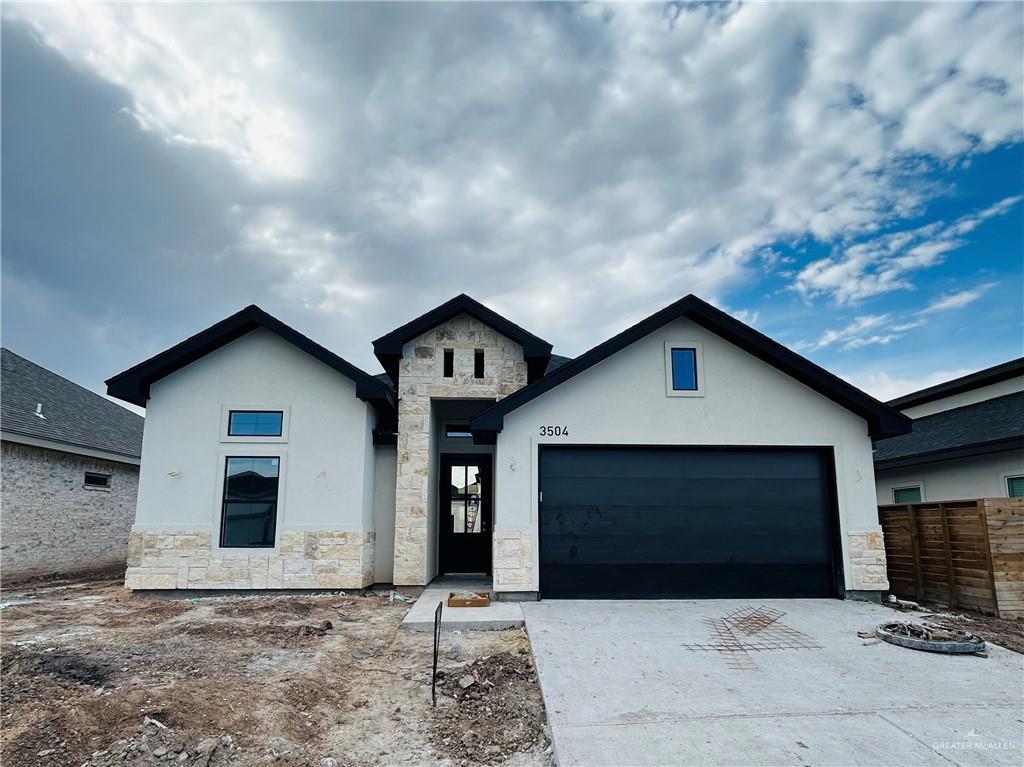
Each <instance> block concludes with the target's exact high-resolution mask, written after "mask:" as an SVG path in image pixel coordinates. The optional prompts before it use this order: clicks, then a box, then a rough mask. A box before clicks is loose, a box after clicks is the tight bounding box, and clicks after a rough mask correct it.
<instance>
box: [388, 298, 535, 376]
mask: <svg viewBox="0 0 1024 767" xmlns="http://www.w3.org/2000/svg"><path fill="white" fill-rule="evenodd" d="M460 314H468V315H469V316H471V317H475V318H476V319H478V320H480V322H482V323H484V324H485V325H488V326H490V327H492V328H494V329H495V330H497V331H498V332H499V333H501V334H502V335H503V336H505V337H506V338H511V339H512V340H513V341H515V342H516V343H518V344H519V345H520V346H522V347H523V358H524V359H525V360H526V367H527V378H528V380H529V381H535V380H536V379H538V378H540V377H541V376H542V375H544V371H545V370H546V369H547V367H548V362H549V361H550V359H551V344H549V343H548V342H547V341H545V340H544V339H543V338H538V337H537V336H535V335H534V334H533V333H530V332H529V331H527V330H524V329H523V328H521V327H519V326H518V325H516V324H515V323H514V322H511V321H510V320H507V319H505V318H504V317H502V316H501V315H500V314H498V313H497V312H495V311H492V310H491V309H488V308H487V307H486V306H484V305H483V304H481V303H480V302H479V301H475V300H474V299H472V298H470V297H469V296H467V295H466V294H465V293H460V294H459V295H457V296H455V298H453V299H451V300H450V301H445V302H444V303H443V304H441V305H440V306H438V307H436V308H434V309H431V310H430V311H429V312H427V313H426V314H422V315H420V316H419V317H417V318H416V319H414V320H410V321H409V322H407V323H405V324H404V325H402V326H401V327H399V328H395V329H394V330H392V331H391V332H390V333H387V334H385V335H383V336H381V337H380V338H378V339H377V340H376V341H374V342H373V353H374V354H375V355H377V359H379V360H380V364H381V365H383V366H384V370H385V372H387V374H388V376H389V377H390V378H391V380H392V381H393V382H395V383H396V384H397V383H398V361H399V360H400V359H401V358H402V347H403V346H405V344H407V343H408V342H409V341H411V340H412V339H414V338H416V337H417V336H421V335H423V334H424V333H426V332H427V331H429V330H433V329H434V328H436V327H437V326H438V325H441V324H443V323H445V322H447V321H448V320H450V319H452V318H453V317H457V316H458V315H460Z"/></svg>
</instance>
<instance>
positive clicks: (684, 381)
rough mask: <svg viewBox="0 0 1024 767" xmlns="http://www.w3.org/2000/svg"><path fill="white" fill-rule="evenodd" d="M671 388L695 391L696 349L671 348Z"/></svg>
mask: <svg viewBox="0 0 1024 767" xmlns="http://www.w3.org/2000/svg"><path fill="white" fill-rule="evenodd" d="M672 389H673V390H674V391H697V350H696V349H673V350H672Z"/></svg>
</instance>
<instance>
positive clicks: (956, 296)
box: [921, 282, 996, 314]
mask: <svg viewBox="0 0 1024 767" xmlns="http://www.w3.org/2000/svg"><path fill="white" fill-rule="evenodd" d="M995 286H996V283H994V282H987V283H985V284H984V285H979V286H978V287H976V288H970V289H969V290H961V291H958V292H956V293H948V294H946V295H944V296H939V297H938V298H936V299H935V300H934V301H932V302H931V303H930V304H928V306H926V307H925V308H924V309H923V310H921V314H934V313H936V312H947V311H950V310H952V309H963V308H964V307H965V306H970V305H971V304H973V303H974V302H975V301H977V300H978V299H979V298H981V297H982V296H984V295H985V294H986V293H988V291H990V290H991V289H992V288H994V287H995Z"/></svg>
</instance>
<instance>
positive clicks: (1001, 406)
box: [875, 392, 1024, 463]
mask: <svg viewBox="0 0 1024 767" xmlns="http://www.w3.org/2000/svg"><path fill="white" fill-rule="evenodd" d="M1019 437H1024V392H1020V393H1017V394H1007V395H1005V396H1003V397H995V398H994V399H989V400H985V401H984V402H977V403H975V404H973V405H965V406H964V407H958V408H954V409H952V410H944V411H942V412H941V413H935V414H934V415H928V416H925V417H923V418H915V419H914V430H913V431H912V432H911V433H910V434H904V435H903V436H900V437H890V438H889V439H886V440H883V441H881V442H879V443H878V444H877V445H876V447H875V463H879V462H880V461H889V460H893V459H896V458H908V457H910V456H915V455H922V454H926V453H935V452H938V451H944V450H954V449H957V448H964V447H970V446H973V445H981V444H984V443H987V442H995V441H997V440H1010V439H1013V438H1019Z"/></svg>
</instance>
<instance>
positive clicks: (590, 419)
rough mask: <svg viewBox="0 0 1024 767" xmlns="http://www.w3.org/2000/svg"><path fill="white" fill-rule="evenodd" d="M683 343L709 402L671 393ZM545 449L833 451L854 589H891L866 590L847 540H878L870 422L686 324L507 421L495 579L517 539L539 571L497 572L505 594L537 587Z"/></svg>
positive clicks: (499, 476)
mask: <svg viewBox="0 0 1024 767" xmlns="http://www.w3.org/2000/svg"><path fill="white" fill-rule="evenodd" d="M681 340H688V341H698V342H700V343H701V344H702V347H701V348H702V350H703V354H702V357H703V380H704V385H703V396H698V397H694V396H690V397H673V396H668V394H667V392H666V357H665V342H666V341H672V342H675V341H681ZM542 426H562V427H565V428H567V429H568V433H569V436H562V437H541V436H540V429H541V427H542ZM545 444H550V445H588V444H590V445H747V446H788V447H830V448H832V449H833V450H834V455H835V472H836V482H837V495H838V506H839V523H840V532H841V535H840V538H841V541H842V547H843V556H844V560H845V561H844V567H843V571H844V577H845V579H846V588H847V589H851V590H853V589H865V588H875V589H878V588H884V587H885V586H884V584H883V585H873V586H865V584H863V583H859V582H857V581H856V579H855V578H854V577H853V576H854V573H853V570H854V568H852V567H851V562H850V550H849V536H850V535H852V534H856V535H861V534H865V533H875V532H878V531H879V526H878V515H877V510H876V506H875V487H874V470H873V464H872V455H871V439H870V437H869V436H868V431H867V424H866V422H865V421H864V420H863V419H862V418H860V417H859V416H857V415H855V414H853V413H851V412H850V411H848V410H846V409H845V408H843V407H841V406H840V405H838V404H836V403H835V402H833V401H832V400H830V399H828V398H826V397H824V396H822V395H820V394H818V393H817V392H815V391H814V390H812V389H810V388H808V387H806V386H804V385H803V384H801V383H799V382H797V381H796V380H794V379H792V378H790V377H789V376H787V375H786V374H784V373H782V372H781V371H779V370H778V369H776V368H775V367H772V366H771V365H768V364H767V363H764V362H762V361H760V360H759V359H757V358H755V357H753V356H751V355H750V354H747V353H746V352H744V351H742V350H740V349H739V348H737V347H735V346H733V345H732V344H730V343H728V342H727V341H724V340H723V339H721V338H720V337H719V336H717V335H715V334H714V333H711V332H710V331H708V330H705V329H704V328H702V327H701V326H699V325H697V324H695V323H692V322H690V321H688V320H685V319H680V320H677V321H675V322H672V323H669V324H668V325H666V326H664V327H662V328H661V329H659V330H657V331H655V332H653V333H651V334H650V335H648V336H647V337H645V338H643V339H641V340H639V341H637V342H636V343H634V344H632V345H631V346H629V347H627V348H625V349H623V350H621V351H620V352H618V353H617V354H615V355H613V356H611V357H609V358H608V359H606V360H603V361H602V362H599V363H598V364H596V365H595V366H594V367H592V368H590V369H589V370H586V371H584V372H582V373H580V374H578V375H577V376H575V377H574V378H572V379H569V380H568V381H566V382H565V383H564V384H562V385H560V386H557V387H555V388H554V389H552V390H550V391H548V392H546V393H544V394H542V395H540V396H539V397H538V398H536V399H534V400H532V401H530V402H528V403H526V404H524V405H523V406H521V407H520V408H518V409H517V410H514V411H512V412H511V413H510V414H508V415H507V416H506V417H505V423H504V429H503V431H502V432H501V433H500V434H499V436H498V441H497V451H496V460H495V494H496V502H495V512H496V518H495V536H496V543H495V556H496V570H498V566H497V562H498V560H499V559H500V558H501V557H500V556H499V552H500V547H502V546H505V547H507V548H508V550H509V553H511V550H512V549H513V548H514V543H515V542H516V541H517V540H518V541H521V542H522V543H523V544H524V546H523V548H522V549H521V551H522V552H527V551H528V555H529V563H530V564H529V568H528V572H518V573H510V574H509V576H508V577H507V579H505V578H503V576H502V573H501V572H500V571H498V572H497V573H496V582H495V587H496V589H497V590H499V591H502V590H505V591H523V590H526V591H537V590H538V589H539V566H538V553H539V541H538V476H537V472H538V448H539V446H540V445H545ZM873 540H874V539H873ZM508 558H509V559H510V560H513V561H514V560H516V557H508ZM519 559H520V560H522V559H525V556H523V557H520V558H519ZM883 561H884V559H883ZM521 565H522V567H521V568H520V569H523V568H524V567H525V562H522V563H521ZM503 580H506V582H504V583H503V582H502V581H503Z"/></svg>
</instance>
